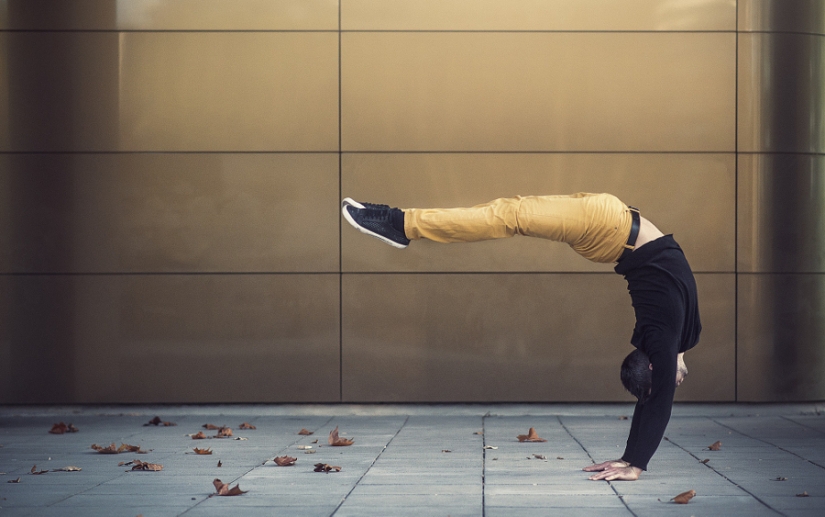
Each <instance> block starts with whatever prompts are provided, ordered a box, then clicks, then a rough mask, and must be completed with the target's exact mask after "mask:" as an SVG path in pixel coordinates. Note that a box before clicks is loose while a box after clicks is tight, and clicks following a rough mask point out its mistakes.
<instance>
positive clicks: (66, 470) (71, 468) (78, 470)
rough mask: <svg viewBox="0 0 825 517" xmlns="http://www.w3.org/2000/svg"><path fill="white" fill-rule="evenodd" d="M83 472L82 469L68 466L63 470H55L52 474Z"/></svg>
mask: <svg viewBox="0 0 825 517" xmlns="http://www.w3.org/2000/svg"><path fill="white" fill-rule="evenodd" d="M81 470H83V469H81V468H80V467H73V466H68V467H63V468H62V469H54V470H53V471H52V472H80V471H81Z"/></svg>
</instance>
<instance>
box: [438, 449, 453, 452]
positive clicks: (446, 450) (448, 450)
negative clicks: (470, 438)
mask: <svg viewBox="0 0 825 517" xmlns="http://www.w3.org/2000/svg"><path fill="white" fill-rule="evenodd" d="M441 452H453V451H451V450H450V449H441Z"/></svg>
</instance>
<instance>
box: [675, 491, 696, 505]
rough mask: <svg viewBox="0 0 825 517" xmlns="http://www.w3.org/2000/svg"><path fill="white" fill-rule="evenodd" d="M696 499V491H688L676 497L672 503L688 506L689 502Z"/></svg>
mask: <svg viewBox="0 0 825 517" xmlns="http://www.w3.org/2000/svg"><path fill="white" fill-rule="evenodd" d="M694 497H696V490H688V491H687V492H682V493H681V494H679V495H677V496H676V497H674V498H673V499H672V501H673V502H674V503H677V504H688V501H690V500H691V499H693V498H694Z"/></svg>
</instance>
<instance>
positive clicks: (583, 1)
mask: <svg viewBox="0 0 825 517" xmlns="http://www.w3.org/2000/svg"><path fill="white" fill-rule="evenodd" d="M341 27H342V28H343V29H344V30H516V31H517V30H570V31H605V30H627V31H630V30H636V31H642V30H646V31H668V30H694V31H733V30H736V2H735V0H703V1H701V2H673V1H672V0H634V1H633V2H627V1H626V0H562V1H553V2H550V1H547V0H510V1H506V2H505V1H502V0H416V1H409V0H344V1H343V2H342V4H341Z"/></svg>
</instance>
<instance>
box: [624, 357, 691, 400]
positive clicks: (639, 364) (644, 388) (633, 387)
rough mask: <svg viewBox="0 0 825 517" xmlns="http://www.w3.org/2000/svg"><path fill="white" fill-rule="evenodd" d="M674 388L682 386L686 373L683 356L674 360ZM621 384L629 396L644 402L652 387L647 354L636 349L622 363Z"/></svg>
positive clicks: (651, 372)
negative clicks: (675, 361)
mask: <svg viewBox="0 0 825 517" xmlns="http://www.w3.org/2000/svg"><path fill="white" fill-rule="evenodd" d="M676 360H677V363H676V387H679V385H681V384H682V381H684V380H685V376H686V375H687V373H688V370H687V366H685V359H684V354H679V355H678V356H677V358H676ZM621 376H622V384H623V385H624V387H625V389H626V390H627V391H628V392H630V394H631V395H633V396H634V397H636V398H637V399H639V402H644V401H645V399H647V397H648V395H650V389H651V387H652V386H653V365H652V364H650V358H648V357H647V354H645V353H644V352H642V351H641V350H639V349H636V350H634V351H632V352H630V353H629V354H627V357H625V358H624V361H622V374H621Z"/></svg>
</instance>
